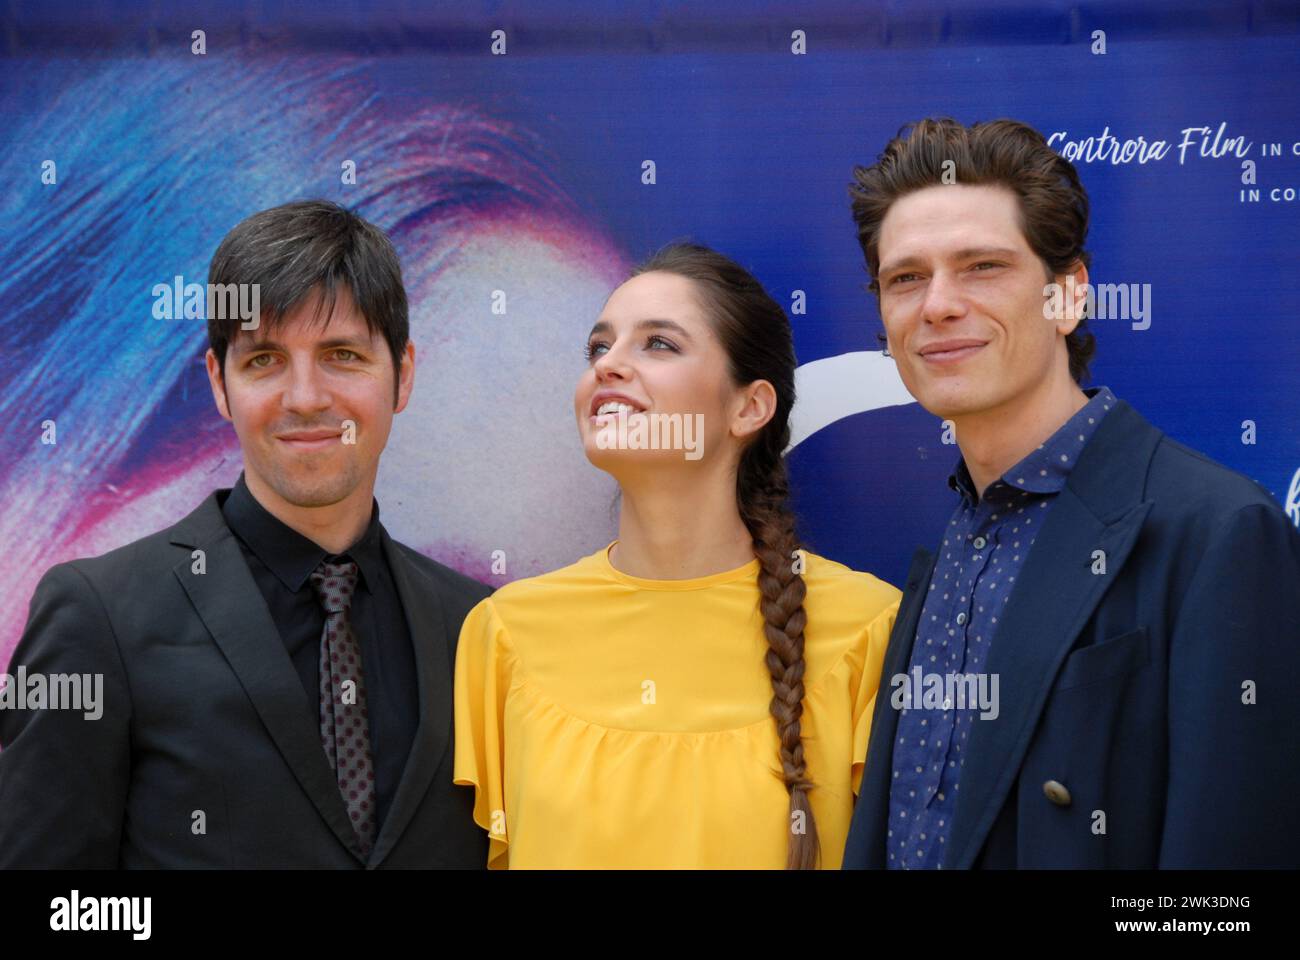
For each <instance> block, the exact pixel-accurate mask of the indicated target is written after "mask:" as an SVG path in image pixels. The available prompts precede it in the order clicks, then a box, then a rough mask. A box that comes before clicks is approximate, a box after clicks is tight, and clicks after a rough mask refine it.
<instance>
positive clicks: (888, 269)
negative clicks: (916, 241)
mask: <svg viewBox="0 0 1300 960" xmlns="http://www.w3.org/2000/svg"><path fill="white" fill-rule="evenodd" d="M1019 256H1020V251H1019V250H1013V249H1011V248H1010V247H963V248H962V249H961V250H954V251H953V252H952V253H951V254H948V255H946V259H949V260H974V259H976V258H977V257H1003V258H1006V259H1010V260H1013V259H1016V258H1017V257H1019ZM925 262H926V261H925V258H924V257H921V256H918V255H916V254H913V255H912V256H908V257H902V258H900V259H898V260H894V261H892V262H890V263H886V264H881V267H880V271H879V273H880V276H884V275H885V274H887V273H893V272H894V271H896V270H902V269H903V268H905V267H918V266H921V265H923V264H924V263H925Z"/></svg>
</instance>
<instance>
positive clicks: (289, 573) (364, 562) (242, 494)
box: [221, 472, 383, 593]
mask: <svg viewBox="0 0 1300 960" xmlns="http://www.w3.org/2000/svg"><path fill="white" fill-rule="evenodd" d="M372 503H373V506H372V508H371V512H370V525H369V526H368V527H366V531H365V533H363V534H362V535H361V539H360V540H358V541H357V542H356V543H354V544H353V545H352V546H351V547H349V548H348V549H347V550H345V551H344V552H343V553H341V554H331V553H330V552H329V551H328V550H326V549H325V548H324V547H322V546H320V545H319V544H317V543H315V542H313V541H312V540H309V539H308V538H307V537H304V536H303V535H302V534H301V533H299V532H298V531H297V530H294V529H293V528H292V527H290V526H288V525H287V524H285V523H284V522H282V521H281V520H279V519H278V518H277V517H275V516H274V515H272V513H271V512H270V511H269V510H267V509H266V508H265V507H264V506H262V505H261V504H260V503H258V502H257V498H256V497H254V496H253V494H252V492H251V491H250V490H249V489H248V484H247V483H245V482H244V474H243V473H242V472H241V473H240V474H239V482H238V483H236V484H235V486H234V488H233V489H232V490H231V491H230V495H229V496H227V497H226V500H225V503H223V504H222V506H221V512H222V513H223V514H224V515H225V518H226V523H227V524H228V525H229V527H230V530H231V532H232V533H234V534H235V536H237V537H239V539H240V540H242V541H243V542H244V543H245V544H246V545H247V546H248V549H249V550H251V551H253V554H254V555H255V556H256V557H257V559H259V560H261V561H262V563H264V564H266V566H267V569H269V570H270V571H271V572H272V573H274V574H275V575H276V577H277V578H278V579H279V580H280V582H281V583H283V584H284V585H285V586H286V587H288V588H289V589H290V590H292V591H293V592H294V593H297V592H298V591H299V590H301V589H302V588H303V585H304V584H306V582H307V578H308V577H310V576H311V572H312V571H313V570H315V569H316V568H317V567H318V566H320V563H321V561H322V560H328V561H329V562H330V563H342V562H346V561H348V560H352V561H355V562H356V565H357V569H358V570H359V571H360V577H359V579H360V582H361V584H362V585H363V586H364V587H365V589H366V591H367V592H374V588H375V586H376V585H377V584H378V583H379V580H378V579H377V577H378V574H379V567H380V564H381V563H382V562H383V546H382V538H381V537H380V527H379V503H378V502H377V501H373V500H372Z"/></svg>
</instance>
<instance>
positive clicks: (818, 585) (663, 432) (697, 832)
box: [455, 243, 900, 869]
mask: <svg viewBox="0 0 1300 960" xmlns="http://www.w3.org/2000/svg"><path fill="white" fill-rule="evenodd" d="M586 354H587V362H588V366H587V369H586V371H585V372H584V373H583V375H582V377H581V379H580V380H579V382H578V386H577V390H576V392H575V397H574V407H575V414H576V416H577V420H578V430H579V435H580V437H581V439H582V442H583V445H584V448H585V450H586V454H587V457H588V459H589V460H590V461H591V462H592V463H593V464H594V465H595V466H596V467H598V468H600V469H602V470H604V471H606V472H607V473H609V474H610V475H611V476H613V477H614V479H615V480H617V481H618V484H619V488H620V491H621V495H622V504H621V510H620V515H619V536H618V539H617V540H615V541H614V542H613V543H611V544H610V545H609V546H607V547H606V548H604V549H602V550H599V551H597V552H596V553H594V554H591V555H590V556H588V557H585V558H583V559H582V560H579V561H578V562H577V563H574V564H572V565H570V566H568V567H564V568H563V569H560V570H557V571H554V572H552V573H548V574H544V575H542V576H538V577H531V578H528V579H524V580H517V581H515V582H513V583H511V584H508V585H506V586H504V587H502V588H501V589H500V590H498V591H497V592H496V593H495V594H494V595H493V596H491V597H490V598H488V599H486V600H484V601H482V602H481V603H480V604H479V605H478V606H477V607H475V608H474V610H473V611H472V612H471V613H470V615H469V617H468V618H467V619H466V621H465V624H464V627H463V629H462V631H461V636H460V645H459V649H458V652H457V661H456V687H455V701H456V703H455V743H456V748H455V749H456V757H455V781H456V783H458V784H463V785H467V786H473V787H474V791H475V802H474V817H475V820H476V821H477V822H478V824H479V825H480V826H482V827H483V828H484V829H485V830H487V831H488V833H489V838H490V850H489V854H488V865H489V866H491V867H495V868H504V867H507V866H508V867H514V868H520V867H573V868H619V867H664V868H688V867H697V868H726V867H745V868H748V867H754V868H764V867H766V868H781V867H786V868H791V869H809V868H814V867H822V868H837V867H839V865H840V861H841V858H842V855H843V848H844V842H845V837H846V835H847V831H848V825H849V820H850V817H851V815H852V812H853V802H854V794H855V793H856V791H857V789H858V784H859V781H860V779H861V775H862V767H863V761H864V758H865V753H866V746H867V739H868V734H869V726H870V721H871V713H872V707H873V705H874V702H875V696H876V690H877V686H878V684H879V680H880V671H881V665H882V662H883V658H884V653H885V647H886V645H887V642H888V638H889V632H890V629H891V628H892V626H893V622H894V616H895V614H896V612H897V610H898V600H899V597H900V593H899V591H898V590H897V589H895V588H894V587H892V586H890V585H889V584H887V583H884V582H883V581H881V580H878V579H877V578H875V577H873V576H872V575H870V574H867V573H860V572H857V571H853V570H850V569H848V568H847V567H844V566H842V565H840V564H838V563H835V562H833V561H831V560H827V559H824V558H822V557H819V556H817V555H815V554H812V553H809V552H807V551H805V550H801V549H800V547H799V541H798V539H797V537H796V534H795V518H794V515H793V514H792V513H791V511H790V510H789V508H788V507H787V505H786V498H787V492H788V491H787V480H786V471H785V464H784V461H783V460H782V453H783V451H784V450H785V448H786V446H787V445H788V443H789V436H790V431H789V423H788V421H789V415H790V410H791V407H792V406H793V404H794V371H795V357H794V344H793V336H792V333H791V329H790V324H789V321H788V320H787V318H786V315H785V312H784V311H783V310H782V309H781V307H780V306H779V305H778V304H777V303H776V302H775V301H774V300H773V299H772V298H771V297H769V296H768V295H767V293H766V292H764V290H763V288H762V287H761V285H760V284H759V283H758V281H757V280H755V279H754V277H752V276H751V275H750V274H749V273H748V272H746V271H745V270H744V269H743V268H741V267H740V266H738V265H737V264H735V263H734V262H733V261H731V260H729V259H728V258H726V257H724V256H722V255H721V254H719V253H717V252H715V251H712V250H710V249H708V248H706V247H702V246H698V245H695V244H685V243H679V244H674V245H671V246H669V247H666V248H664V249H663V250H661V251H660V252H659V253H657V254H656V255H655V256H653V257H652V258H651V259H650V260H649V261H648V262H647V263H645V264H643V265H642V266H641V267H639V268H638V269H637V270H636V271H635V272H634V273H633V275H632V277H631V278H630V279H629V280H628V281H627V282H626V283H624V284H623V285H622V286H620V287H619V288H618V289H617V290H615V291H614V293H613V294H611V295H610V297H609V299H608V300H607V301H606V303H605V306H604V309H603V310H602V312H601V315H600V318H599V319H598V321H597V323H596V325H595V326H594V327H593V328H592V331H591V334H590V336H589V339H588V343H587V350H586Z"/></svg>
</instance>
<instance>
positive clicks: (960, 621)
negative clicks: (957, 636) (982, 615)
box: [957, 613, 966, 627]
mask: <svg viewBox="0 0 1300 960" xmlns="http://www.w3.org/2000/svg"><path fill="white" fill-rule="evenodd" d="M965 622H966V614H964V613H959V614H957V626H959V627H960V626H961V625H962V624H963V623H965Z"/></svg>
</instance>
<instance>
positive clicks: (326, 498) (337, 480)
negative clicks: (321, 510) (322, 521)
mask: <svg viewBox="0 0 1300 960" xmlns="http://www.w3.org/2000/svg"><path fill="white" fill-rule="evenodd" d="M273 477H274V481H273V483H272V486H273V488H274V489H275V492H276V493H277V494H279V495H280V496H281V497H282V498H283V499H284V500H286V501H287V502H289V503H292V504H294V505H295V506H298V507H328V506H331V505H332V504H335V503H338V502H339V501H341V500H344V499H346V498H347V496H348V495H349V494H351V493H352V491H353V490H355V489H356V487H357V482H358V480H359V473H358V471H357V469H356V466H355V464H353V463H352V462H350V461H346V460H338V459H336V458H333V457H328V458H327V457H321V458H304V459H303V460H300V461H298V462H295V463H292V464H281V465H280V466H279V467H278V468H277V469H276V470H275V471H274V473H273Z"/></svg>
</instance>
